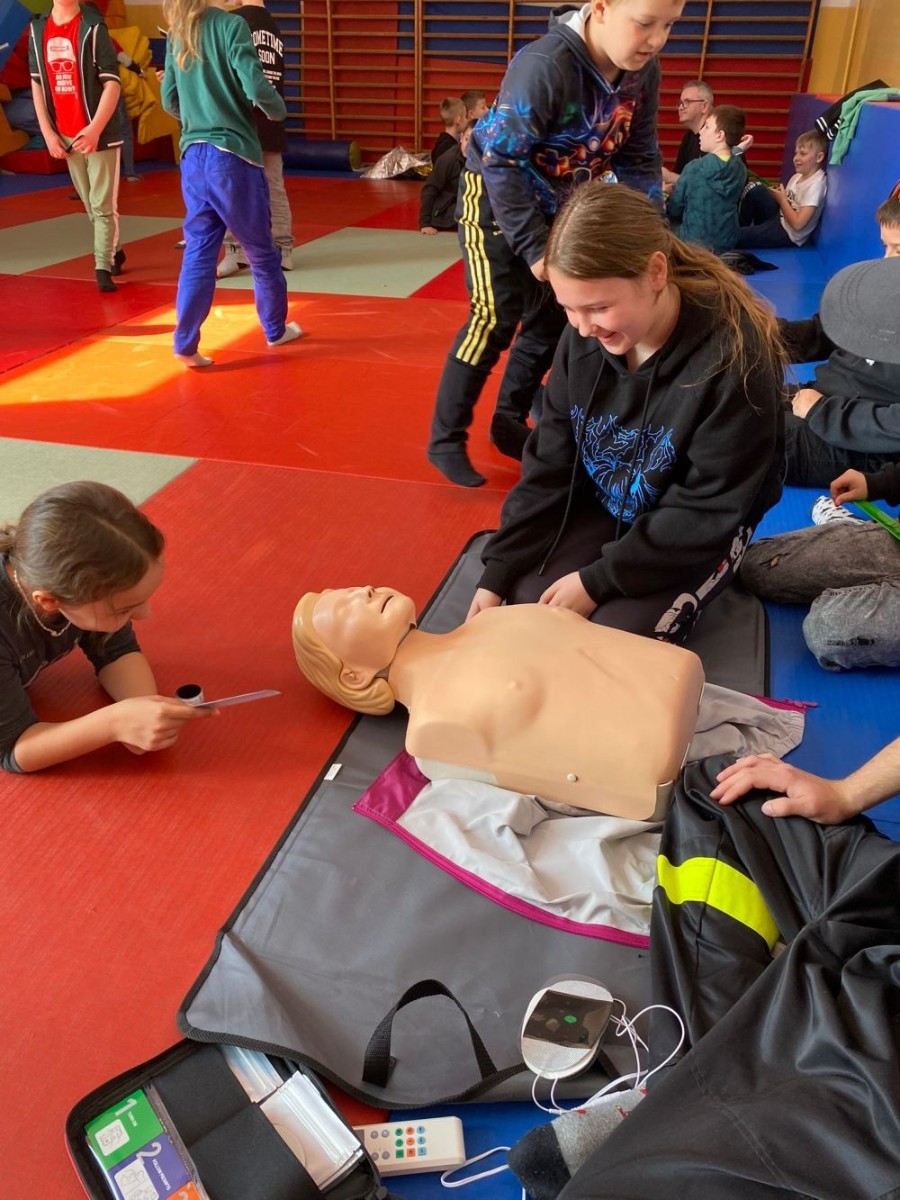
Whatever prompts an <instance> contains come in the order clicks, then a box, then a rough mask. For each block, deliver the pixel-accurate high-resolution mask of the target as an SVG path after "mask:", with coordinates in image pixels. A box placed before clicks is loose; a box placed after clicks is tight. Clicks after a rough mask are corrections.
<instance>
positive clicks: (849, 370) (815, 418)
mask: <svg viewBox="0 0 900 1200" xmlns="http://www.w3.org/2000/svg"><path fill="white" fill-rule="evenodd" d="M875 220H876V221H877V222H878V227H879V231H880V233H881V241H882V244H883V245H884V257H885V258H889V259H896V258H898V256H900V185H898V186H897V187H895V188H894V189H893V191H892V192H891V194H890V196H888V198H887V200H885V201H884V203H883V204H881V205H880V206H879V207H878V209H877V211H876V213H875ZM874 261H878V260H874ZM866 278H867V280H868V281H869V283H870V284H871V283H872V281H873V280H875V279H877V280H878V281H879V284H880V286H881V288H882V291H881V294H880V296H879V297H876V298H875V300H874V302H872V301H869V303H870V305H871V308H870V319H871V321H872V322H873V328H877V327H878V326H879V325H881V324H882V309H883V310H884V313H885V314H887V315H888V316H892V315H893V314H894V313H895V312H896V311H897V308H898V306H900V270H897V271H893V270H890V269H883V268H876V269H875V271H874V272H871V273H867V274H866ZM829 288H831V283H829V284H828V287H827V288H826V289H825V295H828V294H829ZM837 296H838V292H837V290H835V293H834V298H835V302H832V303H831V311H832V314H833V315H832V321H833V324H832V325H831V333H832V336H829V335H828V333H827V332H826V331H825V330H824V329H823V328H822V320H821V318H820V315H819V314H818V313H816V314H815V316H813V317H811V318H810V319H809V320H807V321H785V320H779V322H778V328H779V331H780V332H781V336H782V338H783V340H784V343H785V345H786V346H787V349H788V353H789V354H790V357H791V362H797V363H803V362H820V364H821V365H820V366H818V367H816V369H815V372H814V377H813V380H812V381H811V382H809V383H804V384H802V385H801V386H800V387H799V388H798V389H797V390H796V391H795V392H794V393H793V395H791V397H790V404H791V411H790V412H789V413H788V414H787V416H786V417H785V453H786V460H787V471H786V474H785V483H792V484H796V485H798V486H801V487H828V485H829V483H830V482H831V480H832V479H834V478H836V476H838V475H840V473H841V472H842V471H846V470H855V471H864V472H872V471H878V470H880V469H881V468H882V467H883V466H885V465H887V464H888V463H892V462H897V461H900V363H898V362H896V361H895V360H892V359H887V358H885V359H883V358H882V357H881V348H882V343H877V344H876V345H875V347H874V350H875V353H874V354H871V355H869V354H865V355H860V354H854V353H852V352H851V350H850V347H849V346H845V345H844V343H843V341H841V340H840V339H841V337H842V336H843V333H844V329H845V327H846V321H845V320H843V319H842V318H841V314H840V309H839V307H838V305H837V303H836V301H837ZM856 299H857V300H858V299H859V297H857V298H856ZM822 303H823V306H824V304H825V298H824V295H823V299H822ZM887 325H888V327H889V326H890V321H888V322H887ZM850 336H851V337H852V338H855V337H858V331H857V330H855V329H851V331H850ZM821 360H824V361H821Z"/></svg>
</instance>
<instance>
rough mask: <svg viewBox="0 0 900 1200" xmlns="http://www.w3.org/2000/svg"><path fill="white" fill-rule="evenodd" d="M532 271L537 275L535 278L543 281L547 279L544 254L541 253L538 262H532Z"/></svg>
mask: <svg viewBox="0 0 900 1200" xmlns="http://www.w3.org/2000/svg"><path fill="white" fill-rule="evenodd" d="M531 273H532V275H533V276H534V277H535V279H538V280H540V282H541V283H544V282H545V281H546V279H547V268H546V267H545V266H544V257H543V255H541V257H540V258H539V259H538V260H537V262H533V263H532V264H531Z"/></svg>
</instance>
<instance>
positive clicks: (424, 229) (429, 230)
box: [419, 225, 437, 237]
mask: <svg viewBox="0 0 900 1200" xmlns="http://www.w3.org/2000/svg"><path fill="white" fill-rule="evenodd" d="M419 233H427V234H428V236H429V237H432V236H433V235H434V234H436V233H437V230H436V229H435V227H434V226H433V225H423V226H422V228H421V229H420V230H419Z"/></svg>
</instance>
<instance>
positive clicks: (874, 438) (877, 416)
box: [806, 370, 900, 456]
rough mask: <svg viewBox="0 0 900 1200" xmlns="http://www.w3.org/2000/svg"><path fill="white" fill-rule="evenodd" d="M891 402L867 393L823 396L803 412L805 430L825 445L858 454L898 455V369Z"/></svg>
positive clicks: (899, 428) (899, 412)
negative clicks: (895, 390)
mask: <svg viewBox="0 0 900 1200" xmlns="http://www.w3.org/2000/svg"><path fill="white" fill-rule="evenodd" d="M897 376H898V378H897V385H898V388H897V396H898V400H897V402H896V403H894V404H888V403H885V402H884V401H883V400H872V399H869V398H868V397H867V396H860V395H856V396H823V397H822V399H821V400H817V401H816V403H815V404H814V405H813V406H812V408H811V409H810V410H809V412H808V413H807V414H806V424H807V425H808V426H809V429H810V431H811V432H812V433H814V434H815V435H816V436H817V437H820V438H821V439H822V441H823V442H827V443H828V445H829V446H836V447H837V448H838V449H841V450H855V451H858V452H860V453H862V454H890V455H892V456H896V455H900V370H898V372H897Z"/></svg>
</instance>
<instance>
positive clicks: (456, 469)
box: [428, 446, 487, 487]
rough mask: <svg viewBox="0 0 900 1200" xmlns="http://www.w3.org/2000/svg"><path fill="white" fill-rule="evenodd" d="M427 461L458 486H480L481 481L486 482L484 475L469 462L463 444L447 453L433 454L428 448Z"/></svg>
mask: <svg viewBox="0 0 900 1200" xmlns="http://www.w3.org/2000/svg"><path fill="white" fill-rule="evenodd" d="M428 461H429V462H430V463H431V465H432V466H433V467H437V469H438V470H439V471H440V473H441V474H442V475H443V476H445V477H446V478H447V479H449V480H450V482H451V483H455V484H458V485H459V487H481V485H482V484H483V483H487V480H486V479H485V477H484V476H483V475H479V473H478V472H477V471H476V470H475V468H474V467H473V466H472V464H471V463H470V462H469V456H468V454H467V453H466V451H465V447H463V446H460V448H459V449H458V450H451V451H450V452H449V453H447V454H433V453H432V452H431V451H430V450H429V452H428Z"/></svg>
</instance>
